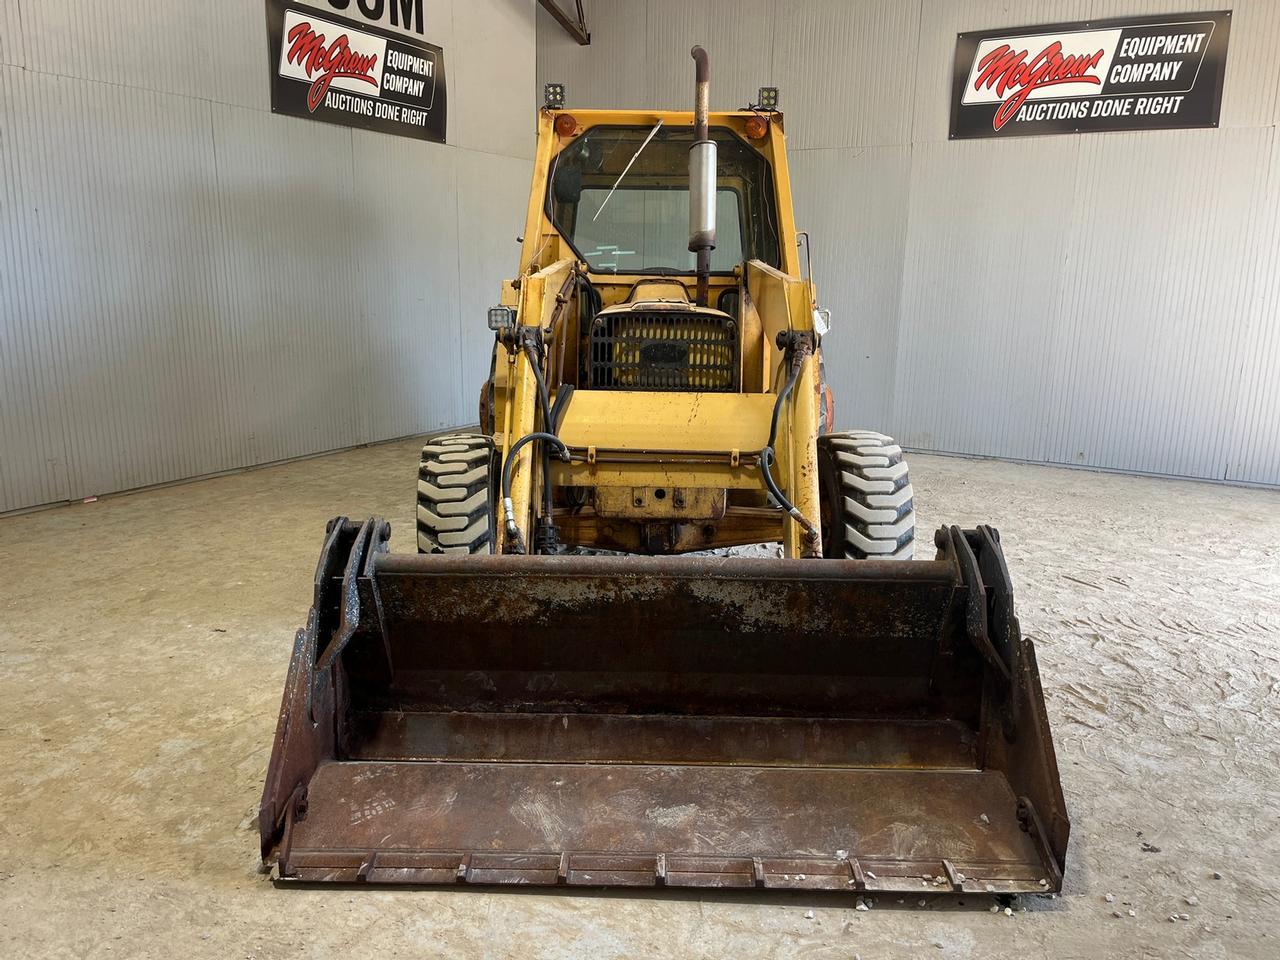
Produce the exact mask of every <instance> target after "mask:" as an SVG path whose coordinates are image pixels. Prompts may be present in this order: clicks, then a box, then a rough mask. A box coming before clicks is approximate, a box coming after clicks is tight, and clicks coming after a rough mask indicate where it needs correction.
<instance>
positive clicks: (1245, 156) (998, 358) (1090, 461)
mask: <svg viewBox="0 0 1280 960" xmlns="http://www.w3.org/2000/svg"><path fill="white" fill-rule="evenodd" d="M1228 6H1230V7H1233V8H1234V17H1233V25H1232V33H1231V49H1230V54H1229V59H1228V65H1227V81H1226V92H1225V96H1224V100H1223V110H1222V126H1221V127H1220V128H1219V129H1216V130H1192V131H1176V132H1175V131H1155V132H1148V133H1133V134H1095V135H1089V136H1078V137H1067V136H1063V137H1045V138H1032V139H1018V140H1005V141H998V142H997V141H964V142H951V141H949V140H948V117H949V110H950V99H949V98H950V92H951V70H952V63H953V58H954V51H955V40H956V34H957V33H960V32H962V31H965V30H973V29H981V28H990V27H999V26H1020V25H1024V24H1036V23H1053V22H1058V21H1065V20H1085V19H1090V18H1102V17H1114V16H1127V15H1131V14H1143V13H1174V12H1180V11H1193V10H1204V9H1218V7H1215V6H1214V5H1212V4H1209V5H1206V4H1205V3H1203V2H1200V0H1197V2H1186V0H1124V2H1120V0H1035V2H1032V0H1028V2H1025V3H1017V4H1013V3H1009V2H1008V0H963V2H961V0H751V2H748V3H738V2H731V0H704V2H701V3H697V4H691V3H686V2H682V0H635V2H630V3H626V4H615V3H609V2H592V3H589V4H588V5H587V15H588V25H589V27H590V29H591V31H592V38H593V39H592V44H591V46H589V47H585V48H580V47H577V46H576V45H574V44H573V43H572V41H570V40H569V39H568V38H567V37H566V36H564V34H563V33H562V32H561V31H560V30H559V28H558V27H557V26H556V24H555V23H554V21H552V20H551V19H550V18H549V17H546V16H545V15H544V14H539V16H538V80H539V87H540V85H541V83H542V82H543V81H545V80H549V79H556V80H564V81H565V82H566V83H567V84H568V95H569V100H570V103H571V104H581V105H584V106H636V107H640V106H648V105H650V104H653V105H657V106H660V107H668V108H676V109H688V105H689V102H690V100H691V96H692V82H691V75H692V70H691V65H690V60H689V54H688V50H689V47H690V45H691V44H692V43H694V42H700V43H703V44H705V45H706V46H707V47H708V49H709V50H710V51H711V54H712V85H711V88H712V101H713V106H715V107H719V108H723V109H729V108H735V107H740V106H742V105H743V104H744V103H746V102H747V101H748V98H751V97H753V95H754V94H755V92H756V89H757V88H758V87H760V86H763V85H769V84H772V85H777V86H779V87H780V88H781V90H782V107H783V110H784V112H785V113H786V122H787V131H788V140H789V144H790V147H791V150H792V158H791V166H792V174H793V177H794V189H795V193H796V204H797V217H798V219H799V221H800V223H801V226H802V227H804V228H807V229H809V230H810V231H811V232H812V233H813V236H814V253H815V273H816V277H817V280H818V283H819V288H820V293H821V294H822V298H823V299H824V301H826V302H827V303H828V305H830V306H831V307H832V308H833V309H834V311H835V314H836V318H835V323H836V328H835V331H834V332H833V335H832V336H831V337H830V338H829V339H828V341H827V344H826V352H827V357H828V360H827V366H828V374H829V375H830V376H831V378H832V380H833V381H834V386H835V389H836V391H837V403H838V416H839V418H840V419H841V421H842V422H843V423H844V425H846V426H853V425H857V426H863V425H865V426H876V427H880V428H883V429H887V430H889V431H890V432H893V433H895V434H896V435H897V436H898V437H899V439H901V440H902V441H903V442H904V443H906V444H908V445H910V446H912V447H915V448H919V449H926V450H938V451H947V452H954V453H971V454H979V455H984V456H997V457H1008V458H1015V459H1026V460H1035V461H1047V462H1053V463H1069V464H1078V465H1086V466H1097V467H1105V468H1114V469H1120V470H1128V471H1136V472H1149V473H1158V474H1167V475H1172V476H1185V477H1199V478H1204V479H1214V480H1223V479H1226V480H1232V481H1241V482H1250V483H1261V484H1274V485H1280V281H1278V280H1277V272H1278V271H1280V139H1278V138H1277V136H1276V123H1277V121H1278V120H1280V60H1278V59H1277V58H1276V57H1275V55H1274V51H1275V48H1276V46H1277V45H1278V44H1280V3H1276V2H1275V0H1236V2H1235V3H1233V4H1230V5H1228ZM639 37H643V38H644V42H643V44H641V43H638V42H636V38H639ZM854 421H856V423H854Z"/></svg>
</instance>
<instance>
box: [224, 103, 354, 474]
mask: <svg viewBox="0 0 1280 960" xmlns="http://www.w3.org/2000/svg"><path fill="white" fill-rule="evenodd" d="M211 109H212V111H213V120H214V122H213V130H214V140H215V144H216V149H217V163H218V184H217V189H218V198H219V215H220V218H221V226H222V243H221V244H220V250H219V255H220V267H221V277H220V289H221V297H222V301H221V303H220V310H219V314H220V316H221V317H223V318H225V321H226V322H227V323H228V324H229V326H230V327H231V329H232V331H233V337H234V347H233V349H232V352H231V356H230V357H229V358H228V362H227V368H226V375H227V376H228V377H229V378H230V379H231V382H232V383H233V384H234V388H233V389H234V396H233V404H234V407H233V417H234V421H235V423H236V424H237V433H239V434H240V435H241V436H242V438H243V441H244V442H247V444H248V457H247V461H246V462H249V463H265V462H268V461H271V460H280V459H283V458H286V457H296V456H301V455H303V454H306V453H313V452H315V451H317V450H332V449H334V448H336V447H343V446H349V445H351V444H354V443H359V442H361V441H362V440H363V439H364V438H365V433H364V430H363V424H364V423H365V417H364V412H363V408H362V405H363V404H365V403H367V402H368V401H367V397H368V392H369V385H368V376H369V370H368V366H367V363H366V362H365V356H366V354H365V350H364V349H363V339H362V333H363V331H362V329H361V327H362V318H361V314H360V313H359V312H358V311H359V310H360V309H361V307H362V304H360V302H359V298H358V296H357V291H356V280H357V277H358V275H359V274H358V271H357V262H356V259H357V257H358V258H360V259H361V260H362V261H363V259H364V257H365V256H366V255H367V254H366V251H364V250H362V249H361V248H360V246H359V245H358V244H357V243H356V241H355V239H354V238H357V237H358V238H360V239H361V240H367V239H368V237H369V236H370V235H371V234H372V233H373V232H375V231H376V229H377V226H376V225H375V223H374V221H375V219H376V214H375V213H374V212H373V211H370V210H368V209H366V208H364V207H362V206H361V205H360V204H358V203H357V202H356V199H355V196H354V190H353V186H352V182H353V176H352V171H353V167H354V161H353V158H352V148H351V135H350V131H348V130H347V129H346V128H342V127H335V126H330V125H328V124H321V123H312V122H309V121H307V120H298V119H294V118H291V117H275V116H272V115H271V114H267V113H261V112H259V111H256V110H246V109H243V108H241V107H230V106H225V105H222V104H215V105H213V106H212V108H211Z"/></svg>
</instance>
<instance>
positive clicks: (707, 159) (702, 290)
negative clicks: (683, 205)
mask: <svg viewBox="0 0 1280 960" xmlns="http://www.w3.org/2000/svg"><path fill="white" fill-rule="evenodd" d="M690 53H691V54H692V56H693V62H694V64H695V68H694V70H695V72H694V78H695V81H696V83H695V86H694V98H693V146H692V147H690V148H689V249H690V250H691V251H692V252H694V253H696V254H697V255H698V265H697V269H698V292H697V302H698V305H699V306H701V307H705V306H706V305H707V283H708V276H709V275H710V273H711V251H712V250H714V249H715V247H716V145H715V141H713V140H712V139H711V136H710V133H709V130H708V126H707V113H708V111H709V109H710V107H709V102H710V86H711V66H710V63H709V62H708V59H707V51H706V50H704V49H702V47H700V46H697V47H694V48H693V50H691V51H690Z"/></svg>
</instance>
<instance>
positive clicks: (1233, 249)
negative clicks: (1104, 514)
mask: <svg viewBox="0 0 1280 960" xmlns="http://www.w3.org/2000/svg"><path fill="white" fill-rule="evenodd" d="M1157 140H1158V144H1157V142H1156V141H1157ZM1081 143H1082V150H1081V157H1080V169H1079V180H1078V187H1077V190H1076V196H1075V213H1074V216H1073V217H1072V224H1073V226H1072V230H1071V245H1070V248H1069V250H1068V253H1067V259H1066V262H1065V263H1064V269H1063V271H1062V275H1063V278H1064V283H1063V297H1062V324H1061V326H1060V329H1059V331H1058V336H1057V338H1056V341H1055V344H1054V349H1053V354H1054V357H1055V363H1054V366H1053V370H1052V371H1051V373H1052V380H1051V381H1050V382H1051V383H1052V390H1051V400H1050V402H1049V404H1048V406H1047V410H1046V412H1047V414H1048V417H1049V419H1048V421H1047V431H1046V432H1047V437H1048V439H1049V443H1048V447H1047V457H1046V458H1047V459H1049V460H1052V461H1055V462H1059V463H1072V462H1075V463H1087V464H1090V465H1094V466H1103V467H1114V468H1117V469H1121V470H1139V471H1145V472H1151V473H1161V474H1170V475H1174V476H1189V477H1205V478H1212V479H1218V480H1221V479H1225V477H1226V473H1227V470H1226V463H1227V456H1228V453H1229V443H1230V434H1231V431H1232V429H1233V426H1234V425H1233V423H1232V420H1233V414H1234V407H1235V402H1234V400H1235V398H1234V392H1235V390H1237V389H1238V388H1239V379H1238V371H1239V367H1240V361H1241V359H1242V357H1243V354H1242V346H1243V343H1242V335H1243V332H1244V330H1245V328H1246V325H1247V319H1248V312H1249V307H1250V302H1249V301H1250V298H1251V294H1252V285H1253V284H1252V281H1253V275H1254V262H1255V259H1254V258H1255V257H1256V255H1257V228H1258V222H1257V217H1256V213H1257V201H1258V197H1259V196H1261V195H1264V194H1265V191H1266V174H1267V165H1268V163H1267V162H1268V160H1269V158H1270V145H1271V132H1270V131H1269V130H1264V129H1262V128H1252V129H1237V130H1219V131H1214V130H1185V131H1164V132H1159V133H1135V134H1116V135H1111V136H1105V137H1088V138H1082V140H1081Z"/></svg>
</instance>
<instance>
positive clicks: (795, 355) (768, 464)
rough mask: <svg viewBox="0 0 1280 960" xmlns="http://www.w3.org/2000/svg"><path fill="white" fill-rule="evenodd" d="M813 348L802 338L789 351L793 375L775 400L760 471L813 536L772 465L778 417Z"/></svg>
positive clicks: (774, 494) (772, 492) (777, 497)
mask: <svg viewBox="0 0 1280 960" xmlns="http://www.w3.org/2000/svg"><path fill="white" fill-rule="evenodd" d="M812 349H813V348H812V347H810V346H809V343H808V341H807V340H800V341H799V343H798V345H797V346H794V347H793V348H792V349H791V350H790V351H789V352H790V353H791V376H790V377H789V378H788V379H787V383H786V386H784V387H783V388H782V390H781V391H779V393H778V399H777V400H775V401H774V404H773V418H772V420H770V422H769V442H768V443H767V444H765V447H764V449H763V450H761V451H760V472H761V473H762V474H764V485H765V486H766V487H767V488H768V490H769V493H770V495H771V496H772V497H773V499H774V500H776V501H777V502H778V506H780V507H782V509H783V510H785V511H786V512H787V513H788V514H790V516H791V518H792V519H793V520H795V522H796V523H798V524H800V526H801V527H802V528H803V529H804V531H805V533H807V534H809V535H811V536H812V535H814V534H815V533H816V530H815V528H814V526H813V523H812V521H810V520H809V518H808V517H806V516H805V515H804V514H803V513H801V512H800V511H799V510H798V509H796V505H795V504H794V503H792V502H791V501H790V500H788V499H787V498H786V496H785V495H783V493H782V491H781V490H780V489H778V484H777V483H776V482H775V481H774V479H773V470H772V467H773V464H774V463H775V462H776V461H777V454H776V453H775V452H774V449H773V445H774V444H775V443H777V441H778V417H779V416H780V415H781V413H782V405H783V404H784V403H786V402H787V397H789V396H791V391H792V390H794V389H795V386H796V381H797V380H799V379H800V370H801V368H802V367H803V366H804V361H805V359H806V358H807V357H808V356H809V355H810V353H812Z"/></svg>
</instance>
